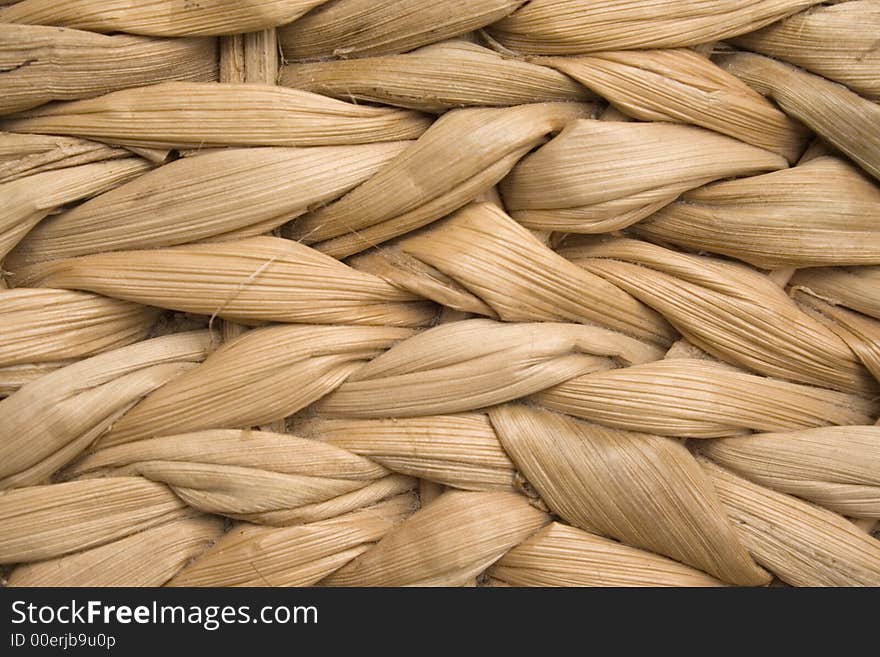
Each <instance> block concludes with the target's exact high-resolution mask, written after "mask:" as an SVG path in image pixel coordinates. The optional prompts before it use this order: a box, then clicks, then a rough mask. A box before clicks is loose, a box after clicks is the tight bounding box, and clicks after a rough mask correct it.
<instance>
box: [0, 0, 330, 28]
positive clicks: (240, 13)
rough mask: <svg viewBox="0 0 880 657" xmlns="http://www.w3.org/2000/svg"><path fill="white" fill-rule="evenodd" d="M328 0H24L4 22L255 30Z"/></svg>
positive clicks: (1, 14) (0, 14) (0, 12)
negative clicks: (245, 0) (56, 0)
mask: <svg viewBox="0 0 880 657" xmlns="http://www.w3.org/2000/svg"><path fill="white" fill-rule="evenodd" d="M322 2H324V0H247V2H241V1H240V0H199V1H198V2H188V3H182V2H177V1H175V0H151V1H150V2H131V0H65V2H61V3H59V2H55V1H54V0H20V1H19V2H16V3H15V4H14V5H12V6H11V7H7V8H5V9H0V22H6V23H32V24H38V25H62V26H66V27H77V28H80V29H83V30H92V31H93V32H129V33H132V34H146V35H150V36H194V35H219V34H235V33H238V32H253V31H255V30H262V29H265V28H268V27H276V26H278V25H285V24H287V23H290V22H291V21H294V20H296V19H297V18H299V17H300V16H302V15H303V14H305V13H306V12H307V11H309V9H311V8H312V7H315V6H317V5H319V4H321V3H322Z"/></svg>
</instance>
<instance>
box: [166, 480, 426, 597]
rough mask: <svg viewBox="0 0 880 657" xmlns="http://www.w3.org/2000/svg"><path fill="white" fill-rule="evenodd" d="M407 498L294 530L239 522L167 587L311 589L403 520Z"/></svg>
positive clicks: (410, 507)
mask: <svg viewBox="0 0 880 657" xmlns="http://www.w3.org/2000/svg"><path fill="white" fill-rule="evenodd" d="M414 507H415V500H414V498H413V496H412V495H398V496H396V497H394V498H391V499H390V500H387V501H385V502H380V503H379V504H376V505H374V506H371V507H368V508H365V509H359V510H357V511H352V512H349V513H347V514H344V515H341V516H338V517H336V518H332V519H330V520H322V521H320V522H314V523H309V524H307V525H298V526H296V527H281V528H276V527H265V526H259V525H249V524H247V523H239V524H236V525H233V527H232V528H231V529H230V530H229V531H228V532H227V533H226V534H224V535H223V536H221V537H220V538H219V539H218V540H217V542H216V543H214V545H212V546H211V547H210V548H209V549H208V550H207V551H206V552H205V553H204V554H202V555H201V556H200V557H199V558H197V559H195V560H194V561H193V562H191V563H190V564H188V565H187V566H186V567H184V568H183V570H181V571H180V572H179V573H178V574H177V575H175V576H174V577H173V578H172V579H171V581H170V582H168V586H310V585H312V584H314V583H316V582H318V581H320V580H321V579H323V578H324V577H326V576H327V575H329V574H330V573H332V572H334V571H335V570H337V569H338V568H340V567H342V566H344V565H345V564H347V563H348V562H349V561H351V560H352V559H354V558H355V557H357V556H358V555H360V554H363V553H364V552H365V551H367V550H368V549H369V548H370V546H371V545H372V544H374V543H375V542H376V541H378V540H379V539H380V538H382V537H383V536H384V535H385V534H386V533H387V532H388V531H389V530H391V529H392V528H393V527H394V526H395V525H397V524H398V523H399V522H401V521H402V520H403V519H404V518H405V517H406V516H408V515H409V514H410V513H411V512H412V511H413V509H414Z"/></svg>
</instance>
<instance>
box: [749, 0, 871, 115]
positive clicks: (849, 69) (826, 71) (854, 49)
mask: <svg viewBox="0 0 880 657" xmlns="http://www.w3.org/2000/svg"><path fill="white" fill-rule="evenodd" d="M878 34H880V2H878V1H877V0H856V1H851V2H842V3H840V4H835V5H832V6H818V7H815V8H813V9H812V10H810V11H805V12H802V13H800V14H796V15H794V16H791V17H789V18H787V19H786V20H784V21H780V22H778V23H774V24H773V25H769V26H767V27H765V28H763V29H761V30H758V31H756V32H751V33H749V34H743V35H740V36H739V37H737V38H735V39H734V40H733V43H735V44H736V45H738V46H740V47H742V48H745V49H747V50H754V51H755V52H760V53H763V54H765V55H769V56H770V57H775V58H776V59H784V60H786V61H788V62H790V63H792V64H795V65H797V66H800V67H802V68H805V69H807V70H808V71H812V72H813V73H818V74H819V75H821V76H823V77H826V78H829V79H831V80H834V81H835V82H840V83H841V84H845V85H846V86H847V87H849V88H850V89H852V90H853V91H855V92H856V93H859V94H861V95H862V96H864V97H865V98H868V99H870V100H874V101H877V100H880V74H878V66H880V51H878V49H877V35H878Z"/></svg>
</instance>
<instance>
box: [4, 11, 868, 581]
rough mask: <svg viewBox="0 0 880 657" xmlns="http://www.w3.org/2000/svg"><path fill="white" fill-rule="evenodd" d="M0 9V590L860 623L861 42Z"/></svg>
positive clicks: (805, 22) (541, 21)
mask: <svg viewBox="0 0 880 657" xmlns="http://www.w3.org/2000/svg"><path fill="white" fill-rule="evenodd" d="M0 5H2V6H0V584H4V585H10V586H312V585H319V586H712V587H720V586H767V585H771V584H773V585H782V584H784V585H790V586H880V541H878V538H877V531H876V530H877V525H878V521H880V422H878V416H880V395H878V391H880V230H878V228H877V226H876V218H877V216H878V211H880V187H878V180H880V160H878V154H880V109H878V105H877V100H878V98H880V74H878V71H880V59H878V58H880V50H878V48H877V39H876V34H875V33H876V31H877V30H876V27H877V26H878V25H880V2H878V0H851V1H849V2H844V3H821V2H817V1H816V0H755V1H753V2H747V3H744V2H733V1H732V0H711V1H705V2H699V3H695V2H678V1H674V2H670V1H669V0H645V1H644V2H638V3H633V2H630V1H628V0H590V1H589V2H587V1H586V0H530V1H528V2H526V1H524V0H474V1H467V2H465V1H463V0H431V1H430V2H429V1H427V0H248V1H247V2H232V1H230V0H200V1H199V2H197V3H179V2H168V1H166V0H156V1H155V2H150V3H131V2H121V1H118V0H72V1H70V2H64V3H58V2H49V1H48V0H19V1H18V2H11V1H9V0H6V1H3V0H0Z"/></svg>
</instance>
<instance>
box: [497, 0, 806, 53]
mask: <svg viewBox="0 0 880 657" xmlns="http://www.w3.org/2000/svg"><path fill="white" fill-rule="evenodd" d="M815 4H818V0H748V1H747V2H742V0H703V1H701V2H689V1H687V0H642V1H641V2H631V1H629V0H532V1H531V2H527V3H526V4H525V5H523V7H522V8H521V9H519V10H518V11H516V12H514V13H513V14H511V15H510V16H509V17H508V18H505V19H503V20H500V21H498V22H496V23H494V24H493V25H491V26H490V27H489V28H488V30H489V32H490V34H491V35H492V36H493V37H494V38H495V39H497V40H498V41H500V42H501V43H502V44H503V45H504V46H506V47H508V48H510V49H512V50H515V51H518V52H522V53H529V54H548V55H577V54H581V53H587V52H595V51H598V50H632V49H637V48H680V47H681V46H691V45H695V44H699V43H706V42H709V41H716V40H719V39H726V38H728V37H732V36H735V35H737V34H744V33H746V32H751V31H753V30H756V29H758V28H760V27H764V26H765V25H767V24H769V23H772V22H773V21H776V20H779V19H780V18H783V17H785V16H788V15H790V14H793V13H795V12H796V11H798V10H800V9H804V8H806V7H810V6H812V5H815Z"/></svg>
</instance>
